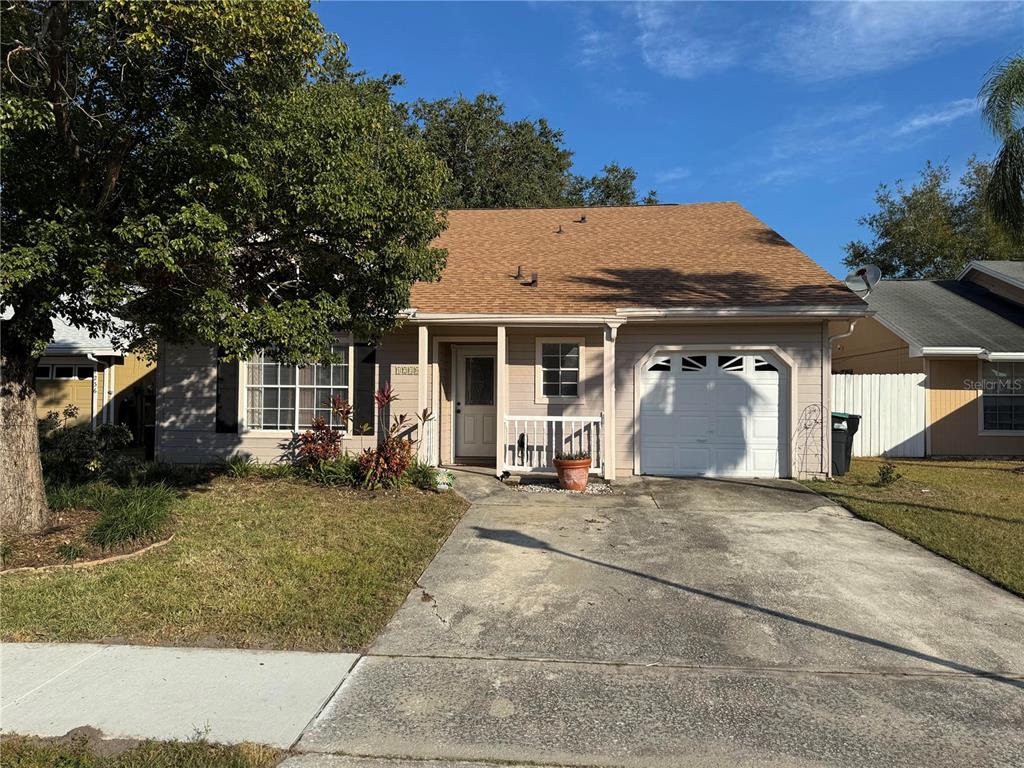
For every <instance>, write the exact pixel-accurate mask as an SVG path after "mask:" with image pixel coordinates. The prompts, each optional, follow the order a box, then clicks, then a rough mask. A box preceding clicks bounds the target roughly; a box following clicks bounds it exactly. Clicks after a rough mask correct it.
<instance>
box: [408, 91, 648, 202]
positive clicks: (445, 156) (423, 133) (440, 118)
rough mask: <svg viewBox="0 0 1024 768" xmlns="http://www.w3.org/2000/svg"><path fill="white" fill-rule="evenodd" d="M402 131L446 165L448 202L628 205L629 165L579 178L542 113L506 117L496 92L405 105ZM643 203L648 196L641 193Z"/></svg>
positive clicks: (631, 196)
mask: <svg viewBox="0 0 1024 768" xmlns="http://www.w3.org/2000/svg"><path fill="white" fill-rule="evenodd" d="M406 118H407V124H408V126H409V130H410V131H411V132H412V133H413V134H414V135H417V136H419V137H420V138H422V139H423V141H424V142H425V143H426V145H427V147H429V148H430V151H431V152H433V153H434V154H435V155H437V156H438V157H439V158H441V159H442V160H444V162H445V164H446V165H447V166H448V168H449V170H450V172H451V178H450V181H449V183H448V185H447V187H446V188H445V195H444V201H445V205H446V207H448V208H548V207H561V206H599V205H635V204H636V203H637V202H640V201H639V199H638V195H637V191H636V187H635V182H636V171H635V170H634V169H633V168H630V167H629V166H620V165H618V164H617V163H609V164H608V165H605V166H604V168H603V169H602V171H601V173H599V174H597V175H594V176H591V177H589V178H588V177H584V176H580V175H577V174H575V173H573V172H572V159H573V152H572V150H571V149H569V148H568V147H567V146H566V144H565V136H564V134H563V133H562V131H559V130H556V129H554V128H552V127H551V125H550V124H549V123H548V121H547V120H545V119H544V118H540V119H538V120H526V119H522V120H508V119H506V117H505V105H504V104H502V103H501V101H500V100H499V99H498V97H497V96H495V95H494V94H489V93H481V94H479V95H478V96H476V98H474V99H472V100H469V99H466V98H465V97H462V96H460V97H458V98H450V99H438V100H436V101H427V100H423V99H420V100H419V101H416V102H415V103H413V104H412V105H411V106H409V107H408V108H407V114H406ZM642 202H644V203H656V202H657V196H656V195H655V193H654V192H653V191H652V192H649V193H647V195H646V196H645V197H644V198H643V200H642Z"/></svg>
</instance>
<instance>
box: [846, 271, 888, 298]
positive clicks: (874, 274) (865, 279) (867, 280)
mask: <svg viewBox="0 0 1024 768" xmlns="http://www.w3.org/2000/svg"><path fill="white" fill-rule="evenodd" d="M881 279H882V270H880V269H879V268H878V267H876V266H875V265H874V264H865V265H864V266H863V267H857V268H856V269H855V270H853V272H851V273H850V274H848V275H847V276H846V281H845V282H846V287H847V288H849V289H850V290H851V291H853V292H854V293H856V294H857V295H858V296H860V297H861V298H862V299H866V298H867V296H868V294H869V293H871V289H872V288H874V287H875V286H876V285H878V281H879V280H881Z"/></svg>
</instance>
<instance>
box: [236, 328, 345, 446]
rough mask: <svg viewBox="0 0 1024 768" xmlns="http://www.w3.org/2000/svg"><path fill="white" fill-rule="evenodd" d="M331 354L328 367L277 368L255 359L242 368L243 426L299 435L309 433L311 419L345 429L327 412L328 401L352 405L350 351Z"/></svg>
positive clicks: (260, 357)
mask: <svg viewBox="0 0 1024 768" xmlns="http://www.w3.org/2000/svg"><path fill="white" fill-rule="evenodd" d="M331 351H332V352H333V353H334V354H335V355H336V356H337V358H338V362H336V363H333V364H331V365H320V364H319V363H317V364H313V365H304V366H291V365H281V364H279V363H277V362H275V361H274V360H272V359H271V358H269V357H267V356H266V355H262V354H260V355H255V356H254V357H253V358H252V359H251V360H250V361H249V363H248V365H247V366H246V381H245V394H246V426H247V427H248V428H249V429H268V430H293V431H300V430H304V429H309V428H310V427H311V426H312V424H313V419H315V418H323V419H324V421H326V422H327V423H328V424H329V425H331V426H332V427H339V428H342V429H345V428H347V427H348V425H347V424H343V423H341V422H340V421H338V419H337V417H336V416H334V414H333V413H332V412H331V400H332V398H335V397H338V398H341V399H342V400H343V401H344V402H346V403H351V402H352V396H351V391H352V381H351V375H350V374H351V368H350V366H349V360H350V359H351V351H352V350H351V347H350V346H349V345H347V344H339V345H336V346H334V347H333V348H332V349H331Z"/></svg>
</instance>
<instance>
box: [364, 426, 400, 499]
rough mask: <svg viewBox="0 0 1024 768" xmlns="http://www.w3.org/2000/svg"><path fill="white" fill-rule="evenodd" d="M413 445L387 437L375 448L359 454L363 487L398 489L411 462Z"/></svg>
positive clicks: (393, 436) (392, 436) (393, 437)
mask: <svg viewBox="0 0 1024 768" xmlns="http://www.w3.org/2000/svg"><path fill="white" fill-rule="evenodd" d="M412 449H413V445H412V441H411V440H407V439H405V438H403V437H398V436H397V435H390V434H389V435H388V436H387V437H386V438H385V439H384V441H383V442H381V444H380V445H378V446H377V447H376V448H367V449H366V450H365V451H363V452H362V453H361V454H359V469H360V474H361V476H362V479H363V487H364V488H369V489H374V490H375V489H377V488H398V487H400V486H401V485H402V482H403V479H404V477H405V472H406V470H407V469H409V466H410V465H411V464H412V460H413V450H412Z"/></svg>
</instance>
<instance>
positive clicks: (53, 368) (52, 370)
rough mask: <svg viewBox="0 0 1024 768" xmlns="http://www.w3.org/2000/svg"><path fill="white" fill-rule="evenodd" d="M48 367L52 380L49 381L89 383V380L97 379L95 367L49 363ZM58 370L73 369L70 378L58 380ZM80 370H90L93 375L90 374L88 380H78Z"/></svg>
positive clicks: (63, 377) (62, 377)
mask: <svg viewBox="0 0 1024 768" xmlns="http://www.w3.org/2000/svg"><path fill="white" fill-rule="evenodd" d="M48 365H49V366H50V378H49V379H47V381H89V379H94V378H96V366H95V365H82V364H80V363H48ZM58 368H70V369H71V375H70V376H61V377H59V378H58V376H57V369H58ZM79 368H88V369H89V370H90V371H91V373H90V374H89V377H88V378H86V379H80V378H78V369H79Z"/></svg>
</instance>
